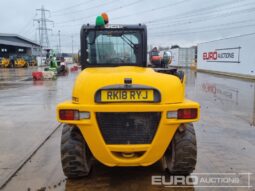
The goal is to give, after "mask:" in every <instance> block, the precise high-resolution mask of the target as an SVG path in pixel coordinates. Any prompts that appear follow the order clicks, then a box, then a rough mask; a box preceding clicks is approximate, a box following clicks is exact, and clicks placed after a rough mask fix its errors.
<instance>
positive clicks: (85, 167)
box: [61, 124, 93, 179]
mask: <svg viewBox="0 0 255 191" xmlns="http://www.w3.org/2000/svg"><path fill="white" fill-rule="evenodd" d="M92 162H93V156H92V154H91V151H90V150H89V148H88V146H87V144H86V143H85V141H84V138H83V136H82V135H81V133H80V130H79V129H78V128H77V127H76V126H74V125H68V124H64V125H63V129H62V137H61V163H62V168H63V172H64V174H65V175H66V176H67V177H68V178H70V179H74V178H81V177H84V176H88V175H89V173H90V171H91V168H92Z"/></svg>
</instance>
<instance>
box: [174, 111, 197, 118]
mask: <svg viewBox="0 0 255 191" xmlns="http://www.w3.org/2000/svg"><path fill="white" fill-rule="evenodd" d="M177 118H178V119H196V118H197V109H179V110H178V113H177Z"/></svg>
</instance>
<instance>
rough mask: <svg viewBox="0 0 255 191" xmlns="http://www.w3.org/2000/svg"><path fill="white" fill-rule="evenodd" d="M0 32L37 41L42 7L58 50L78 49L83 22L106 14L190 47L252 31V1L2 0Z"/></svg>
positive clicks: (155, 40)
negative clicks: (49, 21)
mask: <svg viewBox="0 0 255 191" xmlns="http://www.w3.org/2000/svg"><path fill="white" fill-rule="evenodd" d="M0 5H1V6H0V7H1V11H0V23H1V26H0V33H15V34H19V35H21V36H25V37H27V38H30V39H31V40H36V39H37V38H38V31H37V32H36V28H37V27H38V24H37V23H36V22H33V19H38V18H40V16H41V15H40V12H39V11H37V12H36V9H40V8H41V7H42V6H44V8H45V9H47V10H50V14H49V13H46V17H47V18H48V19H50V20H52V21H54V26H53V25H52V24H51V23H48V26H47V27H48V28H51V29H52V31H49V32H48V34H49V38H50V45H51V46H52V47H53V48H56V46H57V45H58V37H57V33H58V30H60V31H61V32H60V34H61V46H62V51H64V52H71V51H72V35H73V40H74V41H73V42H74V43H73V44H74V51H75V52H77V51H78V49H79V44H80V43H79V32H80V27H81V25H82V24H86V23H93V24H94V22H95V18H96V16H97V15H100V14H101V13H102V12H107V13H108V15H109V18H110V23H112V24H136V23H145V24H147V27H148V41H149V42H148V43H149V44H153V45H164V46H171V45H173V44H178V45H180V46H184V47H187V46H192V45H196V44H197V43H199V42H204V41H209V40H214V39H219V38H225V37H229V36H235V35H240V34H247V33H253V32H255V1H254V0H154V1H152V0H76V1H73V0H61V1H60V0H58V1H56V0H55V1H53V0H22V1H21V0H7V1H4V0H1V3H0Z"/></svg>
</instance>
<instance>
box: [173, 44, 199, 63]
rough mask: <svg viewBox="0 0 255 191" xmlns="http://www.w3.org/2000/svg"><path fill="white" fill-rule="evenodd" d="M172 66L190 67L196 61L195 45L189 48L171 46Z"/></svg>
mask: <svg viewBox="0 0 255 191" xmlns="http://www.w3.org/2000/svg"><path fill="white" fill-rule="evenodd" d="M170 52H171V55H172V63H171V65H172V66H176V67H191V65H192V64H195V63H196V59H197V47H196V46H193V47H189V48H171V49H170Z"/></svg>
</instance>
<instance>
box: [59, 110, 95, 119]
mask: <svg viewBox="0 0 255 191" xmlns="http://www.w3.org/2000/svg"><path fill="white" fill-rule="evenodd" d="M59 118H60V120H80V119H89V118H90V113H89V112H80V111H78V110H60V111H59Z"/></svg>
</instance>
